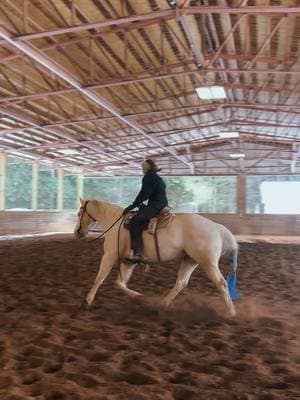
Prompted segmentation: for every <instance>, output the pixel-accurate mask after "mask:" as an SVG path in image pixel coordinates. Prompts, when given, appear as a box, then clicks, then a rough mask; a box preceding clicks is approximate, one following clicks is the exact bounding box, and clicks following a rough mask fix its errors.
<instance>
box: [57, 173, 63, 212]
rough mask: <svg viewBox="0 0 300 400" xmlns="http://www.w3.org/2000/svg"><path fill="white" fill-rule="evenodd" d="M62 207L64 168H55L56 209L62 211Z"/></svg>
mask: <svg viewBox="0 0 300 400" xmlns="http://www.w3.org/2000/svg"><path fill="white" fill-rule="evenodd" d="M63 208H64V170H63V168H58V170H57V209H58V210H59V211H62V210H63Z"/></svg>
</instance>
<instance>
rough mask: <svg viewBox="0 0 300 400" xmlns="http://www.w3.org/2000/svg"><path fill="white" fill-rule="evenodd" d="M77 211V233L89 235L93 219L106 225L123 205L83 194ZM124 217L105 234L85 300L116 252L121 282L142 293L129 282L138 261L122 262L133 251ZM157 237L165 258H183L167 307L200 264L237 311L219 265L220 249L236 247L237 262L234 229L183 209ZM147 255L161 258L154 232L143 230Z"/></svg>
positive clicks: (91, 297) (89, 298) (114, 259)
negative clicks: (122, 224)
mask: <svg viewBox="0 0 300 400" xmlns="http://www.w3.org/2000/svg"><path fill="white" fill-rule="evenodd" d="M80 202H81V207H80V209H79V212H78V223H77V225H76V227H75V230H74V234H75V236H76V237H77V238H80V237H83V236H86V235H87V233H88V229H89V226H90V225H91V223H92V222H95V221H97V222H99V223H100V224H101V226H102V227H103V229H104V230H107V229H108V228H109V227H110V226H111V225H113V223H114V222H115V221H116V220H117V219H118V218H120V217H121V215H122V212H123V209H122V208H121V207H119V206H117V205H114V204H111V203H107V202H104V201H98V200H82V199H80ZM121 223H122V219H120V220H119V221H118V222H117V224H115V225H114V226H113V228H112V229H110V230H109V231H108V232H107V233H106V234H105V241H104V254H103V257H102V259H101V263H100V268H99V272H98V274H97V276H96V279H95V281H94V284H93V286H92V288H91V290H90V292H89V293H88V295H87V298H86V301H87V303H88V304H91V303H92V302H93V300H94V297H95V295H96V292H97V290H98V288H99V286H100V285H101V284H102V283H103V281H104V279H105V278H106V277H107V275H108V274H109V272H110V271H111V269H112V267H113V265H114V264H116V263H117V262H118V258H119V257H120V259H121V260H122V261H121V263H120V273H119V276H118V279H117V285H118V286H119V287H120V288H121V289H122V290H123V291H125V292H126V293H127V294H128V295H130V296H139V295H140V294H141V293H139V292H136V291H134V290H131V289H129V288H128V287H127V283H128V281H129V279H130V277H131V275H132V272H133V270H134V268H135V266H136V264H135V265H133V264H128V263H126V262H124V261H123V260H124V258H126V257H128V255H129V250H130V249H129V232H128V230H126V229H125V228H124V227H123V226H121V227H120V224H121ZM157 233H158V243H159V248H160V258H161V262H165V261H173V260H175V261H179V262H180V263H181V264H180V268H179V270H178V275H177V280H176V283H175V286H174V287H173V289H171V291H170V292H169V293H168V294H167V296H166V297H165V298H164V299H163V304H162V305H163V306H165V307H167V306H169V304H170V303H171V302H172V300H174V298H175V297H176V296H177V294H178V293H179V292H180V291H181V290H182V289H183V288H184V287H186V286H187V284H188V282H189V279H190V277H191V274H192V272H193V271H194V269H195V268H196V267H197V266H198V265H200V267H201V268H202V269H203V270H204V271H205V272H206V273H207V275H208V277H209V279H211V281H212V282H213V283H214V284H215V285H216V287H217V289H218V290H219V292H220V293H221V296H222V297H223V299H224V301H225V304H226V306H227V308H228V310H229V313H230V314H231V315H232V316H234V315H235V307H234V305H233V303H232V300H231V298H230V295H229V291H228V286H227V282H226V280H225V279H224V277H223V275H222V274H221V272H220V270H219V265H218V263H219V258H220V256H221V255H223V254H225V253H227V252H229V251H232V252H233V260H234V270H236V267H237V265H236V264H237V250H238V245H237V242H236V240H235V238H234V236H233V235H232V234H231V232H230V231H229V230H228V229H227V228H225V227H224V226H223V225H220V224H217V223H215V222H213V221H210V220H209V219H207V218H204V217H202V216H200V215H198V214H181V215H176V216H175V217H174V218H172V219H171V221H170V223H169V224H168V226H167V227H166V228H163V229H161V230H158V232H157ZM143 241H144V255H145V257H147V258H148V259H149V260H151V261H157V252H156V248H155V243H154V238H153V235H151V234H149V233H147V232H143Z"/></svg>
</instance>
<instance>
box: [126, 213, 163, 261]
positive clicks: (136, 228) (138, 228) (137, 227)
mask: <svg viewBox="0 0 300 400" xmlns="http://www.w3.org/2000/svg"><path fill="white" fill-rule="evenodd" d="M159 211H160V210H158V209H157V208H155V207H151V206H146V207H143V208H141V209H140V210H139V211H138V212H137V214H136V215H135V216H134V217H132V218H131V220H130V222H129V231H130V239H131V247H132V249H133V251H134V254H137V253H141V252H142V249H143V238H142V233H143V230H144V229H145V226H146V224H147V223H148V222H149V221H150V219H151V218H153V217H155V216H156V215H158V214H159Z"/></svg>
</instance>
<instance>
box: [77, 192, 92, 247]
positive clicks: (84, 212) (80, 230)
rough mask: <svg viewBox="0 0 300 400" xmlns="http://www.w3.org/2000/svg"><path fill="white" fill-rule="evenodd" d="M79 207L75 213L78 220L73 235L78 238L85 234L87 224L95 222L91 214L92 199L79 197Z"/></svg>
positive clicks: (87, 228) (87, 229)
mask: <svg viewBox="0 0 300 400" xmlns="http://www.w3.org/2000/svg"><path fill="white" fill-rule="evenodd" d="M80 204H81V206H80V208H79V211H78V213H77V216H78V221H77V225H76V227H75V229H74V235H75V236H76V237H77V238H78V239H79V238H82V237H83V236H86V235H87V234H88V231H89V226H90V225H91V224H92V223H93V222H95V221H96V220H95V218H94V217H93V216H92V215H91V211H90V208H92V207H91V206H92V201H90V200H83V199H80Z"/></svg>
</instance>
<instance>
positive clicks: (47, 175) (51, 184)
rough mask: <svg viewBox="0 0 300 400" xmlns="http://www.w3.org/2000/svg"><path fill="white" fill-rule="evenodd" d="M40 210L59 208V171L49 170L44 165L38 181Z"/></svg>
mask: <svg viewBox="0 0 300 400" xmlns="http://www.w3.org/2000/svg"><path fill="white" fill-rule="evenodd" d="M38 208H39V209H40V210H55V209H56V208H57V171H56V170H54V169H51V170H49V169H48V170H47V169H45V167H43V166H42V165H41V168H40V171H39V180H38Z"/></svg>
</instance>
